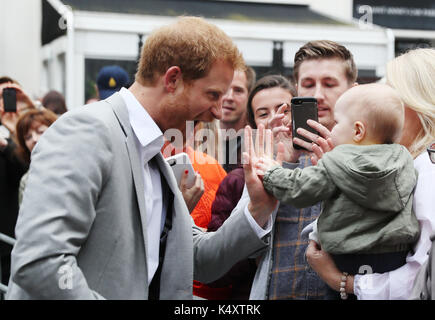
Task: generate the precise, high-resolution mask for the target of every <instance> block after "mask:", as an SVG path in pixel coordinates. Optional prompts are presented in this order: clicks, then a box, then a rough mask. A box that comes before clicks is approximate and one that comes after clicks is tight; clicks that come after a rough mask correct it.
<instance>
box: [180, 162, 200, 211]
mask: <svg viewBox="0 0 435 320" xmlns="http://www.w3.org/2000/svg"><path fill="white" fill-rule="evenodd" d="M188 174H189V172H188V171H187V170H186V171H185V172H184V174H183V176H182V177H181V181H180V191H181V193H182V194H183V198H184V201H185V202H186V205H187V209H189V213H191V212H192V211H193V209H195V207H196V205H197V204H198V201H199V199H201V197H202V195H203V194H204V181H203V180H202V178H201V176H200V174H199V173H198V172H196V173H195V183H194V184H193V186H192V187H191V188H187V186H186V183H187V176H188Z"/></svg>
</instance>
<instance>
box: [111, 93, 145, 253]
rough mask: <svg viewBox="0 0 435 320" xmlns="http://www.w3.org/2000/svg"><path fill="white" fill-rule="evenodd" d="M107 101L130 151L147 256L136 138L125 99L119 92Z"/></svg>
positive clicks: (140, 167)
mask: <svg viewBox="0 0 435 320" xmlns="http://www.w3.org/2000/svg"><path fill="white" fill-rule="evenodd" d="M106 101H107V102H108V103H109V104H110V105H111V106H112V109H113V111H114V113H115V115H116V117H117V118H118V121H119V123H120V125H121V128H122V130H123V131H124V134H125V136H126V139H125V144H126V147H127V151H128V157H129V159H130V167H131V172H132V176H133V181H134V187H135V191H136V197H137V204H138V207H139V213H140V220H141V225H142V236H143V241H144V247H145V257H146V256H147V241H146V239H147V228H146V226H147V224H146V210H145V194H144V192H145V187H144V181H143V174H142V166H141V162H140V158H139V154H138V152H137V148H136V144H135V140H134V139H135V138H134V134H133V131H132V129H131V125H130V119H129V117H128V111H127V106H126V105H125V102H124V99H122V97H121V95H120V94H119V93H115V94H114V95H112V96H111V97H109V98H108V99H106Z"/></svg>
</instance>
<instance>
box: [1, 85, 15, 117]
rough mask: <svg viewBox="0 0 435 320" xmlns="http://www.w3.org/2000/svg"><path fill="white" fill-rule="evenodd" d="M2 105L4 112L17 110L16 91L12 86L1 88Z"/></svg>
mask: <svg viewBox="0 0 435 320" xmlns="http://www.w3.org/2000/svg"><path fill="white" fill-rule="evenodd" d="M3 106H4V110H5V112H17V92H16V91H15V89H14V88H4V89H3Z"/></svg>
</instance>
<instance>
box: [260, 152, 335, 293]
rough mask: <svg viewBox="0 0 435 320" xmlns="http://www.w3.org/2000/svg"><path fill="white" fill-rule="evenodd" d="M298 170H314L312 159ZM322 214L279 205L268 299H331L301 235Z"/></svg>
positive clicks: (314, 208) (312, 209)
mask: <svg viewBox="0 0 435 320" xmlns="http://www.w3.org/2000/svg"><path fill="white" fill-rule="evenodd" d="M299 162H300V164H299V167H300V168H304V167H308V166H311V165H312V164H311V161H310V158H309V156H307V155H302V156H301V157H300V158H299ZM319 214H320V203H318V204H316V205H314V206H312V207H308V208H302V209H297V208H295V207H293V206H291V205H286V204H280V206H279V208H278V212H277V216H276V221H275V226H274V229H275V230H274V239H273V249H272V257H271V259H272V260H271V262H272V266H271V270H270V272H271V273H270V276H269V277H268V281H269V283H268V286H267V287H268V292H267V296H266V299H269V300H278V299H280V300H281V299H301V300H305V299H328V298H329V299H330V298H331V297H330V292H331V290H330V289H329V288H328V286H327V285H326V284H325V283H324V282H323V281H322V280H321V279H320V278H319V277H318V276H317V274H316V273H315V272H314V271H313V270H312V269H311V267H310V266H309V265H308V263H307V261H306V259H305V250H306V249H307V246H308V238H307V237H305V238H301V231H302V230H303V228H305V226H307V225H308V224H310V223H311V222H313V221H314V220H315V219H316V218H317V217H318V216H319Z"/></svg>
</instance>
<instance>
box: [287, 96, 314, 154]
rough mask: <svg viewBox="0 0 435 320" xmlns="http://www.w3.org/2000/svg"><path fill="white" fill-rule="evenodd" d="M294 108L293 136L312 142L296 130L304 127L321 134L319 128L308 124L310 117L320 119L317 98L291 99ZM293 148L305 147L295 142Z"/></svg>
mask: <svg viewBox="0 0 435 320" xmlns="http://www.w3.org/2000/svg"><path fill="white" fill-rule="evenodd" d="M291 109H292V134H293V138H299V139H302V140H305V141H307V142H310V143H311V142H312V141H310V140H308V139H306V138H305V137H303V136H301V135H300V134H298V133H297V132H296V130H297V129H298V128H304V129H305V130H308V131H310V132H312V133H315V134H319V133H318V132H317V130H315V129H313V128H311V127H310V126H309V125H308V124H307V120H308V119H312V120H314V121H318V114H317V99H316V98H313V97H294V98H292V100H291ZM293 148H295V149H304V150H305V148H302V147H301V146H299V145H297V144H295V143H293Z"/></svg>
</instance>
